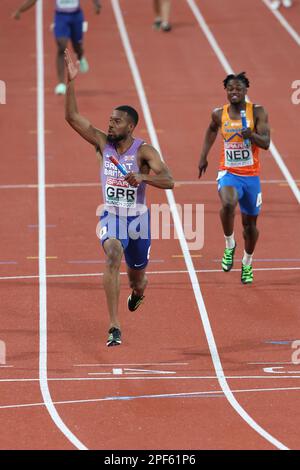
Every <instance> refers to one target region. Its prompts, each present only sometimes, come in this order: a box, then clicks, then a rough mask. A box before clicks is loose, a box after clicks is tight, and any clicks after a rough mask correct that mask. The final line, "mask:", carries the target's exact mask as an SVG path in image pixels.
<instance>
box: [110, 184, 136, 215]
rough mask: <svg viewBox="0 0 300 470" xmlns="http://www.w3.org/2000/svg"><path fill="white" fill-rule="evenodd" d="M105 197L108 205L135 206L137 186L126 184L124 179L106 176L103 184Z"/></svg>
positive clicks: (128, 207)
mask: <svg viewBox="0 0 300 470" xmlns="http://www.w3.org/2000/svg"><path fill="white" fill-rule="evenodd" d="M105 199H106V204H107V205H108V206H114V207H125V208H127V209H130V208H132V209H133V208H135V207H136V199H137V188H133V187H131V186H129V185H128V183H127V182H126V181H124V180H119V179H117V178H108V179H107V181H106V185H105Z"/></svg>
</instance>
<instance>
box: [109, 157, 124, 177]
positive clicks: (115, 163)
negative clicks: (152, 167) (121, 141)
mask: <svg viewBox="0 0 300 470" xmlns="http://www.w3.org/2000/svg"><path fill="white" fill-rule="evenodd" d="M109 159H110V161H111V162H112V163H113V164H114V165H115V166H116V167H117V168H118V170H119V171H120V172H121V173H122V175H124V176H126V175H127V174H128V172H127V170H126V169H125V168H124V167H123V165H121V163H119V162H118V160H117V159H116V158H115V157H114V156H111V157H109Z"/></svg>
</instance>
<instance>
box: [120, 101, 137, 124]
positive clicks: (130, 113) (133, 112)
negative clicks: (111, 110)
mask: <svg viewBox="0 0 300 470" xmlns="http://www.w3.org/2000/svg"><path fill="white" fill-rule="evenodd" d="M115 109H116V110H117V111H123V112H124V113H127V114H128V116H129V117H130V119H131V120H132V122H133V124H134V126H136V125H137V123H138V122H139V115H138V112H137V111H136V110H135V109H134V108H132V107H131V106H127V105H123V106H118V107H117V108H115Z"/></svg>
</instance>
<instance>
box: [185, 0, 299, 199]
mask: <svg viewBox="0 0 300 470" xmlns="http://www.w3.org/2000/svg"><path fill="white" fill-rule="evenodd" d="M186 2H187V3H188V5H189V7H190V9H191V10H192V12H193V14H194V16H195V18H196V20H197V22H198V24H199V26H200V28H201V29H202V31H203V33H204V35H205V36H206V39H207V40H208V42H209V44H210V46H211V48H212V49H213V51H214V53H215V54H216V56H217V57H218V59H219V61H220V63H221V64H222V66H223V68H224V70H225V72H226V73H227V74H228V75H229V74H231V73H234V71H233V69H232V67H231V65H230V64H229V62H228V60H227V58H226V57H225V54H224V52H223V51H222V49H221V48H220V46H219V44H218V43H217V41H216V39H215V37H214V35H213V34H212V32H211V30H210V29H209V27H208V25H207V23H206V21H205V19H204V17H203V15H202V14H201V12H200V10H199V8H198V6H197V5H196V3H195V0H186ZM270 152H271V154H272V155H273V158H274V160H275V162H276V163H277V165H278V167H279V168H280V170H281V172H282V174H283V176H284V177H285V179H286V181H287V182H288V185H289V187H290V189H291V191H292V192H293V194H294V196H295V198H296V199H297V201H298V203H299V204H300V190H299V188H298V186H297V184H296V182H295V180H294V178H293V177H292V175H291V173H290V171H289V169H288V167H287V166H286V164H285V163H284V161H283V159H282V156H281V155H280V153H279V151H278V150H277V148H276V147H275V144H274V142H273V141H272V140H271V144H270Z"/></svg>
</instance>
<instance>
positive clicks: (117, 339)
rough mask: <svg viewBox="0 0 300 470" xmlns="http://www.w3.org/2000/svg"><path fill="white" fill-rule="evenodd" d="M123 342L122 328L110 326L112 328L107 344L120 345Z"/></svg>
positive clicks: (109, 331)
mask: <svg viewBox="0 0 300 470" xmlns="http://www.w3.org/2000/svg"><path fill="white" fill-rule="evenodd" d="M121 343H122V341H121V330H119V328H114V327H113V328H110V330H108V338H107V342H106V346H119V344H121Z"/></svg>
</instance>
